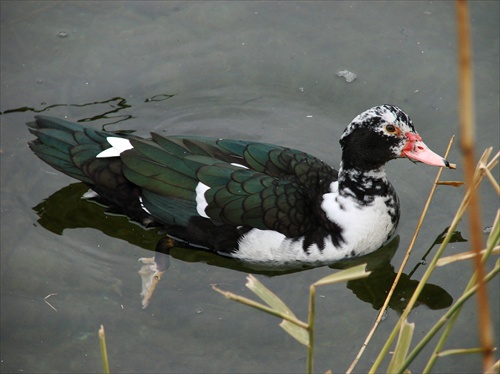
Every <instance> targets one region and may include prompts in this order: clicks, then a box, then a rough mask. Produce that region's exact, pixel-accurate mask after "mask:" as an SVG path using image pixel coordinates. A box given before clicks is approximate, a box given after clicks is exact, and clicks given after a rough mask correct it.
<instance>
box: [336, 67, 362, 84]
mask: <svg viewBox="0 0 500 374" xmlns="http://www.w3.org/2000/svg"><path fill="white" fill-rule="evenodd" d="M337 76H338V77H344V78H345V81H346V82H347V83H351V82H352V81H353V80H355V79H356V78H357V76H356V74H354V73H353V72H352V71H349V70H341V71H339V72H337Z"/></svg>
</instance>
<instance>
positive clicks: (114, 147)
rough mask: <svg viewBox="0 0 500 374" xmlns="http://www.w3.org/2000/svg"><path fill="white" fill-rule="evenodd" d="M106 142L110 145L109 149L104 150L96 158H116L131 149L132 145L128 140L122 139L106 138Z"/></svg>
mask: <svg viewBox="0 0 500 374" xmlns="http://www.w3.org/2000/svg"><path fill="white" fill-rule="evenodd" d="M106 140H107V141H108V143H109V144H111V148H108V149H105V150H104V151H102V152H101V153H99V154H98V155H97V156H95V157H96V158H107V157H118V156H120V154H121V153H122V152H125V151H126V150H128V149H132V148H134V147H132V144H130V140H128V139H124V138H114V137H111V136H109V137H107V138H106Z"/></svg>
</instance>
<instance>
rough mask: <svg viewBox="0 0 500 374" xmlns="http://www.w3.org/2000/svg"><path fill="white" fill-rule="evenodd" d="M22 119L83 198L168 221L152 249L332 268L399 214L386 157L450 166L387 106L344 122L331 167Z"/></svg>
mask: <svg viewBox="0 0 500 374" xmlns="http://www.w3.org/2000/svg"><path fill="white" fill-rule="evenodd" d="M27 125H28V127H29V130H30V132H31V133H32V134H33V135H34V136H35V137H36V139H35V140H32V141H30V142H29V147H30V148H31V150H32V151H33V152H34V153H35V155H36V156H38V157H39V158H40V159H41V160H43V161H44V162H46V163H47V164H49V165H50V166H52V167H53V168H55V169H56V170H58V171H60V172H62V173H64V174H66V175H68V176H70V177H72V178H75V179H77V180H79V181H81V182H83V183H85V184H86V185H88V187H89V188H90V190H89V192H88V193H87V194H85V196H84V197H85V198H89V199H94V200H96V201H98V202H100V203H102V204H105V205H107V206H108V207H110V208H112V209H114V210H115V211H116V212H119V213H120V214H124V215H126V216H128V217H129V219H131V220H134V221H137V222H140V223H141V224H142V225H144V226H146V227H148V226H160V227H163V228H165V231H166V236H165V238H166V240H165V241H163V242H162V244H161V245H159V247H162V248H167V252H168V248H171V247H173V246H174V245H180V246H185V247H189V248H195V249H201V250H206V251H211V252H215V253H217V254H219V255H223V256H229V257H232V258H235V259H238V260H240V261H243V262H245V263H249V264H256V265H264V266H269V267H283V266H284V267H294V266H304V265H308V266H317V265H322V264H331V263H334V262H336V261H339V260H343V259H348V258H352V257H359V256H362V255H366V254H368V253H371V252H374V251H375V250H377V249H378V248H380V247H381V246H382V245H383V244H384V243H386V242H387V241H388V240H389V239H390V238H391V237H392V236H393V235H394V234H395V231H396V228H397V225H398V222H399V218H400V203H399V199H398V196H397V194H396V191H395V189H394V187H393V186H392V185H391V183H390V182H389V180H388V178H387V174H386V171H385V164H386V163H387V162H388V161H390V160H393V159H397V158H407V159H409V160H411V161H414V162H421V163H424V164H427V165H431V166H437V167H446V168H455V165H454V164H451V163H449V162H448V161H447V160H445V159H444V158H443V157H441V156H439V155H438V154H436V153H434V152H433V151H432V150H430V149H429V147H427V145H426V144H425V143H424V142H423V141H422V138H421V136H420V135H419V134H418V133H417V131H416V130H415V128H414V126H413V123H412V121H411V119H410V117H409V116H408V115H407V114H406V113H405V112H404V111H403V110H401V109H400V108H399V107H397V106H395V105H390V104H384V105H379V106H375V107H373V108H370V109H368V110H366V111H364V112H363V113H361V114H359V115H357V116H356V117H355V118H354V119H353V120H352V121H351V122H350V124H349V125H348V126H347V127H346V129H345V130H344V132H343V134H342V136H341V138H340V148H341V152H342V157H341V162H340V167H339V168H338V170H336V169H334V168H333V167H332V166H330V165H328V164H327V163H325V162H323V161H322V160H320V159H319V158H317V157H315V156H313V155H311V154H309V153H306V152H303V151H300V150H296V149H292V148H287V147H284V146H278V145H273V144H268V143H263V142H255V141H243V140H231V139H224V138H206V137H199V136H192V135H189V136H186V135H185V136H182V135H179V136H170V135H168V136H166V135H162V134H158V133H154V132H153V133H151V138H149V139H146V138H141V137H138V136H135V135H133V134H131V133H123V132H110V131H103V130H97V129H94V128H92V127H88V126H83V125H81V124H78V123H73V122H69V121H67V120H63V119H59V118H55V117H49V116H43V115H37V116H36V117H35V120H34V121H33V122H29V123H28V124H27ZM157 250H158V248H157ZM164 252H165V250H164ZM144 262H146V261H144ZM154 269H155V271H157V269H156V268H154Z"/></svg>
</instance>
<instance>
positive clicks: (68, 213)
mask: <svg viewBox="0 0 500 374" xmlns="http://www.w3.org/2000/svg"><path fill="white" fill-rule="evenodd" d="M86 190H87V189H86V187H85V185H84V184H83V183H73V184H70V185H68V186H66V187H64V188H62V189H60V190H59V191H57V192H55V193H54V194H52V195H51V196H49V197H48V198H46V199H44V200H43V201H42V202H41V203H40V204H38V205H37V206H36V207H34V208H33V209H34V210H35V211H36V213H37V214H38V215H39V219H38V223H39V224H40V225H41V226H43V227H44V228H46V229H47V230H49V231H51V232H54V233H56V234H58V235H61V234H62V232H63V231H64V230H65V229H73V228H89V227H90V228H94V229H96V230H100V231H102V232H103V233H104V234H106V235H108V236H110V237H113V238H117V239H121V240H125V241H127V242H129V243H131V244H132V245H136V246H139V247H142V248H144V249H147V250H151V249H152V248H154V247H155V245H157V246H160V252H157V253H156V256H155V257H154V258H151V259H149V260H150V261H151V260H156V261H152V262H149V263H148V264H145V265H143V268H142V269H141V271H140V275H141V279H142V282H143V293H144V296H145V297H144V299H143V300H144V304H147V302H148V301H149V299H150V297H151V295H152V293H153V289H154V286H156V284H157V281H158V279H155V277H156V278H158V274H159V273H157V271H158V268H160V269H162V271H164V270H165V269H166V268H167V267H168V262H169V258H170V257H173V258H175V259H177V260H181V261H185V262H203V263H205V264H208V265H210V266H217V267H223V268H227V269H231V270H237V271H241V272H245V273H258V274H263V275H267V276H277V275H284V274H289V273H293V272H297V271H301V270H303V269H272V268H271V269H261V270H256V269H255V268H252V267H250V266H248V264H246V263H244V262H241V261H235V260H234V259H231V258H229V257H226V256H219V255H217V254H215V253H213V252H208V251H193V250H192V249H189V248H183V247H174V248H171V250H170V251H169V254H165V253H163V252H165V251H164V250H163V249H162V247H163V246H164V242H165V241H167V239H166V238H162V236H161V235H160V234H158V233H157V232H156V230H143V229H141V228H140V227H138V226H137V225H135V224H134V223H131V222H129V221H128V220H127V219H126V218H125V217H123V216H117V215H115V214H112V215H107V214H105V213H106V209H105V208H104V207H102V206H100V205H98V204H89V203H88V202H87V201H86V200H82V199H81V196H82V194H83V193H84V192H85V191H86ZM446 231H447V230H445V231H444V232H443V233H442V234H441V235H440V236H439V237H438V238H437V239H436V241H435V242H434V244H439V243H440V241H441V240H442V239H443V237H444V234H446ZM160 238H162V239H161V240H160V241H159V242H158V240H159V239H160ZM456 241H465V240H464V239H463V238H462V237H461V236H460V235H459V234H458V233H457V235H453V236H452V241H451V242H456ZM157 242H158V243H157ZM398 245H399V236H396V237H395V238H394V239H392V240H390V241H389V243H387V244H386V245H384V246H383V247H382V248H380V249H379V250H377V251H375V252H372V253H370V254H368V255H365V256H361V257H357V258H354V259H347V260H343V261H340V262H337V263H335V264H333V265H331V267H332V268H342V269H343V268H347V267H351V266H355V265H358V264H361V263H367V264H368V265H367V268H368V270H371V274H370V276H369V278H368V279H369V281H365V279H359V280H355V281H349V282H348V283H347V286H348V288H349V289H351V290H352V291H353V292H354V294H356V296H358V298H360V299H361V300H363V301H366V302H369V303H371V304H372V305H373V307H374V308H375V309H379V308H380V305H381V304H382V303H383V301H384V300H385V297H386V296H387V293H388V292H389V289H390V287H391V285H392V281H393V279H394V277H395V276H396V274H395V272H394V268H393V266H392V265H391V260H392V257H393V256H394V254H395V253H396V251H397V248H398ZM431 249H432V247H431V248H429V251H428V252H430V251H431ZM147 261H148V260H147V259H146V262H147ZM305 269H307V267H305ZM414 270H415V269H414ZM412 274H413V271H412V272H410V273H409V274H403V275H402V277H403V278H402V279H403V280H404V279H408V282H406V281H403V282H404V283H403V282H401V284H400V285H399V286H398V289H397V291H396V294H395V295H394V296H393V298H392V300H391V303H390V304H389V307H391V308H393V309H395V310H398V311H399V310H400V309H402V308H403V307H404V306H405V305H406V303H405V301H404V300H403V298H404V295H402V293H404V294H408V293H409V292H413V289H414V287H415V286H416V284H417V281H415V280H411V279H410V278H411V276H412ZM403 284H404V286H402V285H403ZM398 290H401V292H399V291H398ZM419 300H420V301H421V302H422V303H424V304H425V305H427V306H428V307H429V308H431V309H439V308H445V307H447V306H449V304H450V303H451V300H452V299H451V297H450V295H449V294H448V293H447V292H446V291H445V290H443V289H442V288H440V287H438V286H435V285H430V284H428V285H426V286H425V287H424V289H423V290H422V293H421V297H420V299H419ZM407 301H408V300H406V302H407Z"/></svg>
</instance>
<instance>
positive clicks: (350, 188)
mask: <svg viewBox="0 0 500 374" xmlns="http://www.w3.org/2000/svg"><path fill="white" fill-rule="evenodd" d="M337 188H338V190H337V192H338V194H339V195H340V196H342V197H345V198H352V199H354V200H355V201H356V202H357V203H358V204H360V205H362V206H363V205H370V204H371V203H372V202H373V200H374V199H375V198H376V197H377V196H388V197H394V198H397V197H396V193H395V191H394V188H393V187H392V185H391V184H390V182H389V181H388V180H387V175H386V173H385V168H384V166H381V167H380V168H378V169H374V170H363V169H359V168H356V167H353V166H351V167H349V168H346V167H344V164H343V163H341V164H340V170H339V176H338V187H337Z"/></svg>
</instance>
